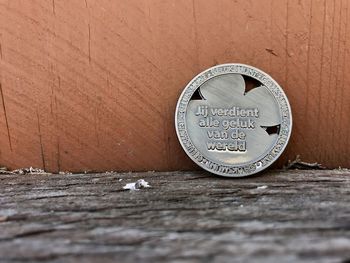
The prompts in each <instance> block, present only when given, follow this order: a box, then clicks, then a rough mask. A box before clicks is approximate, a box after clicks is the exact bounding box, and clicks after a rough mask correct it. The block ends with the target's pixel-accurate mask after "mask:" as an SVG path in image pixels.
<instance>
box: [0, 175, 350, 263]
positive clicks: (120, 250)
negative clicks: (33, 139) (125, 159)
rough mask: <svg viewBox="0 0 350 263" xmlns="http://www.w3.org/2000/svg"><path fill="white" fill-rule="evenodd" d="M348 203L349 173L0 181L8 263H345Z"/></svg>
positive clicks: (0, 231) (2, 254) (3, 253)
mask: <svg viewBox="0 0 350 263" xmlns="http://www.w3.org/2000/svg"><path fill="white" fill-rule="evenodd" d="M140 178H144V179H146V180H147V181H148V182H149V184H150V185H151V188H145V189H141V190H139V191H132V192H130V191H125V190H123V186H124V185H125V184H127V183H130V182H135V181H136V180H138V179H140ZM349 202H350V172H349V170H348V171H287V172H280V171H274V172H269V173H265V174H263V175H261V176H255V177H249V178H245V179H237V180H231V179H222V178H217V177H215V176H212V175H210V174H207V173H204V172H203V173H202V172H190V173H188V172H187V173H183V172H172V173H170V172H167V173H125V174H118V173H108V174H85V175H84V174H76V175H42V174H41V175H33V174H27V175H12V174H11V175H0V207H1V210H0V261H1V262H4V263H5V262H97V261H98V262H233V261H234V262H327V263H328V262H344V263H345V262H349V259H350V228H349V213H350V209H349V208H350V207H349Z"/></svg>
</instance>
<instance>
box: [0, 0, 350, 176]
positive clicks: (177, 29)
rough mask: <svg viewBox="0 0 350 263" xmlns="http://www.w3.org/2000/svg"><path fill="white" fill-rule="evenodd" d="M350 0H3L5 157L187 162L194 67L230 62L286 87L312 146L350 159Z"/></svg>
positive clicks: (302, 149) (302, 146)
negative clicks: (188, 91) (179, 119)
mask: <svg viewBox="0 0 350 263" xmlns="http://www.w3.org/2000/svg"><path fill="white" fill-rule="evenodd" d="M348 5H349V1H346V0H331V1H328V0H307V1H296V0H295V1H294V0H261V1H244V0H237V1H228V0H219V1H217V0H207V1H198V0H193V1H187V0H186V1H185V0H180V1H178V0H176V1H175V0H165V1H157V0H149V1H147V0H144V1H138V0H120V1H107V0H99V1H97V0H72V1H71V0H53V1H43V0H33V1H20V0H11V1H6V0H0V95H1V98H0V104H1V105H0V164H2V165H4V166H7V167H9V168H11V169H15V168H19V167H28V166H36V167H41V168H44V169H46V170H48V171H56V172H57V171H62V170H70V171H84V170H95V171H106V170H118V171H128V170H137V171H142V170H179V169H180V170H183V169H193V168H195V166H194V165H193V164H192V162H191V161H190V160H189V159H188V158H187V157H186V155H185V154H184V152H183V151H182V149H181V148H180V145H179V143H178V141H177V138H176V134H175V130H174V124H173V123H174V110H175V105H176V101H177V98H178V96H179V94H180V92H181V90H182V89H183V88H184V86H185V85H186V84H187V83H188V82H189V80H190V79H191V78H192V77H193V76H195V75H196V74H197V73H199V72H201V71H202V70H204V69H206V68H208V67H210V66H213V65H216V64H220V63H227V62H240V63H246V64H250V65H253V66H256V67H258V68H261V69H263V70H264V71H266V72H267V73H269V74H270V75H272V76H273V78H275V79H276V80H277V81H278V82H279V83H280V84H281V86H282V87H283V88H284V89H285V91H286V93H287V95H288V97H289V99H290V103H291V106H292V110H293V117H294V130H293V135H292V138H291V141H290V145H289V146H288V148H287V151H286V152H285V154H284V155H283V156H282V157H281V159H280V161H279V163H278V164H277V166H279V167H280V166H281V165H282V164H284V163H285V162H286V161H287V160H288V159H293V158H294V157H295V156H296V155H301V158H302V160H304V161H307V162H320V163H322V164H323V165H325V166H327V167H338V166H342V167H349V166H350V158H349V155H350V138H349V134H350V122H349V111H350V88H349V85H350V74H349V63H350V62H349V61H350V59H349V51H350V46H349V37H350V35H349V26H348V17H349V12H350V11H349V8H348Z"/></svg>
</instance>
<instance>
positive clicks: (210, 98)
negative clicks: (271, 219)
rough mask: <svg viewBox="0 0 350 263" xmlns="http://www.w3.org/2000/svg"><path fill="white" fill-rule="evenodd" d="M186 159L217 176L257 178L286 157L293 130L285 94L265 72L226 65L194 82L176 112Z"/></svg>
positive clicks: (189, 86)
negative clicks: (279, 159) (281, 157)
mask: <svg viewBox="0 0 350 263" xmlns="http://www.w3.org/2000/svg"><path fill="white" fill-rule="evenodd" d="M175 126H176V133H177V136H178V138H179V141H180V144H181V145H182V147H183V149H184V151H185V152H186V154H187V155H188V156H189V157H190V158H191V159H192V160H193V161H194V162H195V163H197V164H198V165H199V166H200V167H202V168H204V169H205V170H207V171H209V172H212V173H214V174H217V175H221V176H227V177H242V176H247V175H251V174H255V173H258V172H260V171H262V170H264V169H265V168H267V167H268V166H270V165H271V164H272V163H273V162H274V161H276V159H277V158H278V157H279V156H280V155H281V154H282V152H283V151H284V149H285V148H286V146H287V143H288V141H289V138H290V135H291V130H292V114H291V108H290V105H289V102H288V99H287V96H286V94H285V93H284V92H283V90H282V88H281V87H280V86H279V85H278V83H277V82H276V81H275V80H273V79H272V77H271V76H269V75H268V74H266V73H265V72H263V71H261V70H259V69H257V68H255V67H252V66H248V65H244V64H222V65H218V66H215V67H212V68H209V69H207V70H205V71H203V72H202V73H200V74H199V75H197V76H196V77H195V78H194V79H192V80H191V81H190V82H189V83H188V85H187V86H186V87H185V89H184V90H183V92H182V94H181V95H180V98H179V100H178V103H177V107H176V112H175Z"/></svg>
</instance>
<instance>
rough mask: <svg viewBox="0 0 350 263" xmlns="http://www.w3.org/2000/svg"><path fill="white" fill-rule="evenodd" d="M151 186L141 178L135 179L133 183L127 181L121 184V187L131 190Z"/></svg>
mask: <svg viewBox="0 0 350 263" xmlns="http://www.w3.org/2000/svg"><path fill="white" fill-rule="evenodd" d="M147 187H151V186H150V185H149V184H148V182H146V181H145V180H143V179H140V180H137V181H136V182H135V183H128V184H126V185H125V186H123V189H125V190H131V191H138V190H140V189H142V188H147Z"/></svg>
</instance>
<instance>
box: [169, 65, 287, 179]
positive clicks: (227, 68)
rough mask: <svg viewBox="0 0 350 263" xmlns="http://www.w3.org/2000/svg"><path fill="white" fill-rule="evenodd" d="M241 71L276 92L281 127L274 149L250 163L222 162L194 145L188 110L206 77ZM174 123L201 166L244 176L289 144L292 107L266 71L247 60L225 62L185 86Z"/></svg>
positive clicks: (252, 172)
mask: <svg viewBox="0 0 350 263" xmlns="http://www.w3.org/2000/svg"><path fill="white" fill-rule="evenodd" d="M230 73H235V74H241V75H245V76H249V77H251V78H254V79H256V80H258V81H260V82H261V83H262V84H263V85H264V86H265V87H266V88H267V89H268V90H269V91H270V92H271V94H272V95H273V97H274V98H275V99H276V102H277V104H278V106H279V109H280V114H281V127H280V132H279V135H278V138H277V140H276V143H275V144H274V146H273V147H272V149H271V150H270V151H269V152H268V153H267V154H265V155H264V156H262V157H261V158H260V159H258V160H252V161H251V162H250V163H245V164H241V165H240V164H234V165H222V164H218V163H216V162H214V161H212V160H209V158H206V157H204V156H203V154H202V153H201V152H200V151H199V150H198V149H197V148H196V147H195V145H194V144H193V143H192V141H191V139H190V137H189V136H188V133H187V129H186V111H187V106H188V103H189V102H190V99H191V97H192V95H193V93H194V92H195V91H196V90H197V89H198V88H199V87H200V86H201V85H202V84H203V83H204V82H206V81H207V80H209V79H211V78H213V77H216V76H220V75H225V74H230ZM175 127H176V133H177V136H178V138H179V141H180V144H181V145H182V147H183V149H184V150H185V152H186V153H187V155H188V156H189V157H190V158H191V159H192V160H193V161H194V162H195V163H197V164H198V165H199V166H200V167H202V168H204V169H205V170H207V171H209V172H212V173H214V174H217V175H221V176H227V177H243V176H247V175H251V174H254V173H258V172H260V171H262V170H263V169H265V168H267V167H268V166H269V165H271V164H272V163H273V162H274V161H275V160H276V159H277V158H278V157H279V156H280V155H281V154H282V152H283V150H284V149H285V147H286V146H287V144H288V141H289V138H290V135H291V130H292V114H291V108H290V105H289V102H288V99H287V96H286V95H285V93H284V91H283V90H282V88H281V87H280V86H279V85H278V84H277V82H276V81H275V80H274V79H272V78H271V77H270V76H269V75H268V74H266V73H265V72H263V71H261V70H259V69H257V68H255V67H252V66H248V65H245V64H222V65H217V66H214V67H212V68H209V69H207V70H205V71H203V72H201V73H200V74H198V75H197V76H196V77H194V78H193V79H192V80H191V81H190V82H189V83H188V85H187V86H186V87H185V89H184V90H183V92H182V94H181V95H180V98H179V100H178V103H177V106H176V113H175Z"/></svg>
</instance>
